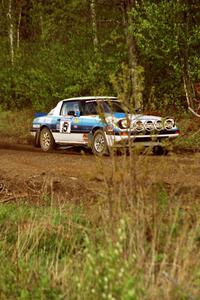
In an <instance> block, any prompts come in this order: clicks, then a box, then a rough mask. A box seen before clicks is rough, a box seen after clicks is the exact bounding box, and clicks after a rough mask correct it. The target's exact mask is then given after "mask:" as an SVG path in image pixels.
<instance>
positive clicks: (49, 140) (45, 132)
mask: <svg viewBox="0 0 200 300" xmlns="http://www.w3.org/2000/svg"><path fill="white" fill-rule="evenodd" d="M40 146H41V148H42V150H43V151H45V152H50V151H52V150H53V149H54V148H55V141H54V138H53V136H52V134H51V131H50V130H49V129H48V128H47V127H44V128H43V129H42V130H41V132H40Z"/></svg>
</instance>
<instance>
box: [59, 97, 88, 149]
mask: <svg viewBox="0 0 200 300" xmlns="http://www.w3.org/2000/svg"><path fill="white" fill-rule="evenodd" d="M59 122H60V126H59V133H57V134H56V136H55V141H56V142H58V143H72V144H75V143H81V142H82V141H83V138H82V134H81V118H80V106H79V101H75V100H73V101H63V104H62V107H61V111H60V121H59Z"/></svg>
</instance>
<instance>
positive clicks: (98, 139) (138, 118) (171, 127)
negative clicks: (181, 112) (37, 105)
mask: <svg viewBox="0 0 200 300" xmlns="http://www.w3.org/2000/svg"><path fill="white" fill-rule="evenodd" d="M31 133H32V135H33V136H34V142H35V146H37V147H41V148H42V150H43V151H46V152H48V151H51V150H52V149H53V148H55V146H59V145H70V146H77V145H79V146H80V145H81V146H86V147H89V148H91V149H92V151H93V153H94V154H96V155H99V156H101V155H104V154H108V153H109V152H110V150H111V149H113V148H115V147H132V146H133V147H134V146H136V145H142V146H144V147H149V146H150V147H152V149H153V151H154V152H162V151H164V150H163V149H164V144H165V143H163V142H164V141H165V140H171V139H174V138H176V137H178V135H179V129H178V128H177V126H176V124H175V122H174V120H173V119H172V118H161V117H158V116H149V115H142V114H140V113H135V114H130V113H128V111H127V110H126V109H124V107H123V103H122V102H120V101H119V100H118V99H117V98H115V97H105V96H103V97H79V98H70V99H64V100H62V101H60V102H58V104H57V105H56V107H55V108H54V109H52V110H51V111H50V112H49V113H48V114H43V113H39V114H36V117H35V119H34V120H33V124H32V128H31Z"/></svg>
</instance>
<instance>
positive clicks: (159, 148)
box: [153, 145, 168, 155]
mask: <svg viewBox="0 0 200 300" xmlns="http://www.w3.org/2000/svg"><path fill="white" fill-rule="evenodd" d="M167 153H168V151H167V149H166V148H165V147H163V146H159V145H158V146H154V147H153V154H154V155H167Z"/></svg>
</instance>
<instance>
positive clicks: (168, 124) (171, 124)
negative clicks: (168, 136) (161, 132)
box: [164, 119, 174, 130]
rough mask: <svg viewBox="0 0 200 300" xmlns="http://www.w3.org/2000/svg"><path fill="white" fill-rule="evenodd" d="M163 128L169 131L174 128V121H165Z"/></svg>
mask: <svg viewBox="0 0 200 300" xmlns="http://www.w3.org/2000/svg"><path fill="white" fill-rule="evenodd" d="M164 127H165V129H167V130H171V129H172V128H173V127H174V120H173V119H166V120H165V122H164Z"/></svg>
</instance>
